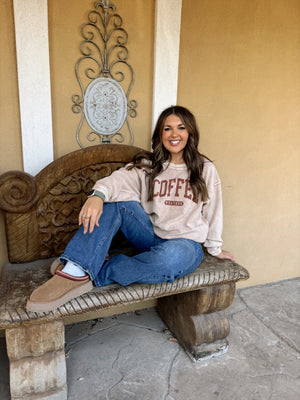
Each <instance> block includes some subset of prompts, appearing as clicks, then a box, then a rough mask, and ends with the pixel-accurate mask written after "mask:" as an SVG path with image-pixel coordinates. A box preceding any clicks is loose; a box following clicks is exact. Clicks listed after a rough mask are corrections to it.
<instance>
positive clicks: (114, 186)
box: [93, 166, 144, 202]
mask: <svg viewBox="0 0 300 400" xmlns="http://www.w3.org/2000/svg"><path fill="white" fill-rule="evenodd" d="M142 175H144V171H143V170H142V169H138V168H132V169H131V170H128V169H127V168H126V166H125V167H123V168H120V169H118V170H117V171H114V172H113V173H112V174H111V175H109V176H107V177H105V178H102V179H99V180H98V181H97V182H96V183H95V185H94V187H93V189H94V190H98V191H99V192H101V193H103V194H104V196H105V201H106V202H115V201H138V202H140V201H141V177H142Z"/></svg>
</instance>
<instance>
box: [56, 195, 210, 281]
mask: <svg viewBox="0 0 300 400" xmlns="http://www.w3.org/2000/svg"><path fill="white" fill-rule="evenodd" d="M119 229H121V231H122V232H123V234H124V236H125V237H126V238H127V239H128V241H129V242H130V243H131V244H132V245H133V246H134V247H135V248H136V249H137V250H138V251H139V254H137V255H135V256H133V257H128V256H126V255H124V254H119V255H117V256H115V257H112V258H111V259H110V260H108V261H105V257H106V255H107V252H108V250H109V247H110V244H111V241H112V239H113V237H114V236H115V234H116V233H117V232H118V230H119ZM202 258H203V251H202V247H201V244H200V243H198V242H194V241H193V240H189V239H182V238H179V239H161V238H159V237H158V236H157V235H156V234H155V233H154V230H153V227H152V224H151V222H150V219H149V217H148V215H147V214H146V212H145V211H144V209H143V208H142V206H141V205H140V204H139V203H137V202H135V201H127V202H116V203H105V204H104V207H103V214H102V215H101V218H100V221H99V227H97V226H95V228H94V231H93V232H92V233H91V234H90V233H86V234H83V227H82V226H81V227H80V228H79V230H78V232H77V233H76V234H75V236H74V237H73V238H72V239H71V241H70V242H69V244H68V245H67V247H66V249H65V252H64V254H63V255H62V256H61V257H60V259H61V262H62V263H63V264H65V263H66V262H67V261H72V262H73V263H74V264H77V265H78V266H80V267H81V268H82V269H83V270H84V271H85V272H86V273H88V274H89V275H90V277H91V279H92V281H94V284H95V285H96V286H104V285H108V284H110V283H113V282H117V283H119V284H121V285H123V286H126V285H129V284H131V283H133V282H141V283H163V282H167V281H168V282H173V281H174V279H176V278H179V277H181V276H184V275H187V274H189V273H191V272H192V271H194V269H195V268H197V266H198V265H199V264H200V263H201V261H202Z"/></svg>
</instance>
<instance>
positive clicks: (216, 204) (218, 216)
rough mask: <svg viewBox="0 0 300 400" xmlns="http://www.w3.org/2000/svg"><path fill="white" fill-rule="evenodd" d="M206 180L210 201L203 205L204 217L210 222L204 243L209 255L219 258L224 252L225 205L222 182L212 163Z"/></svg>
mask: <svg viewBox="0 0 300 400" xmlns="http://www.w3.org/2000/svg"><path fill="white" fill-rule="evenodd" d="M206 166H207V168H205V171H204V174H203V175H204V179H205V182H206V186H207V190H208V196H209V198H208V200H207V201H206V202H205V203H204V204H203V208H202V215H203V217H204V218H205V219H206V221H207V222H208V226H209V228H208V234H207V238H206V240H205V242H204V246H205V247H206V249H207V251H208V253H209V254H211V255H213V256H217V255H219V254H220V253H221V251H222V248H221V247H222V243H223V241H222V231H223V204H222V188H221V180H220V178H219V175H218V172H217V170H216V168H215V166H214V165H213V164H212V163H207V165H206Z"/></svg>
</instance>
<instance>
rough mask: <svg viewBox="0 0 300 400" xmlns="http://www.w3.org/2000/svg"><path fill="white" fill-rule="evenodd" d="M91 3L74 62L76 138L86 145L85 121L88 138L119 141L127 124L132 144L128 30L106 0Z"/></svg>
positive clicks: (130, 71) (101, 141) (113, 6)
mask: <svg viewBox="0 0 300 400" xmlns="http://www.w3.org/2000/svg"><path fill="white" fill-rule="evenodd" d="M94 7H95V10H92V11H90V12H89V14H88V22H86V23H85V24H83V25H82V27H81V35H82V37H83V41H82V42H81V44H80V52H81V57H80V58H79V59H78V60H77V62H76V64H75V74H76V78H77V81H78V83H79V86H80V89H81V94H80V95H79V94H74V95H73V96H72V102H73V105H72V111H73V112H74V113H75V114H80V113H81V119H80V122H79V125H78V128H77V131H76V139H77V142H78V144H79V146H80V147H82V148H83V147H85V146H84V145H83V143H82V140H81V139H80V131H81V130H82V129H83V125H84V124H85V122H86V123H87V125H88V127H89V128H88V129H90V128H91V129H92V131H89V132H88V133H87V135H86V139H87V140H88V141H89V142H94V141H95V140H96V139H97V138H98V139H99V141H100V143H112V142H113V141H115V142H118V143H122V142H124V140H125V137H124V134H123V133H121V132H120V129H121V128H122V127H123V126H126V127H127V131H128V134H129V143H130V144H132V143H133V133H132V129H131V126H130V123H129V119H128V118H129V117H130V118H135V117H136V114H137V112H136V108H137V102H136V100H130V99H129V95H130V91H131V89H132V85H133V82H134V71H133V68H132V67H131V65H130V64H129V62H128V55H129V53H128V49H127V47H126V45H127V42H128V34H127V32H126V30H125V29H124V28H123V20H122V18H121V16H120V15H119V14H117V13H116V12H115V11H116V7H115V5H114V4H112V3H110V1H109V0H101V1H96V2H95V4H94Z"/></svg>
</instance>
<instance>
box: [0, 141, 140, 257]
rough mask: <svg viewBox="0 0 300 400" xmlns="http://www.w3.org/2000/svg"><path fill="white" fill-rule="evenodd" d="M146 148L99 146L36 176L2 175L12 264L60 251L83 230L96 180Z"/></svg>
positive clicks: (0, 198)
mask: <svg viewBox="0 0 300 400" xmlns="http://www.w3.org/2000/svg"><path fill="white" fill-rule="evenodd" d="M139 151H141V149H139V148H137V147H133V146H126V145H98V146H92V147H88V148H85V149H82V150H77V151H74V152H72V153H69V154H67V155H65V156H63V157H61V158H59V159H57V160H55V161H53V162H52V163H51V164H49V165H48V166H47V167H45V168H44V169H43V170H42V171H41V172H39V174H38V175H36V176H35V177H32V176H31V175H29V174H26V173H24V172H20V171H10V172H7V173H5V174H3V175H1V176H0V209H2V210H3V211H4V213H5V229H6V237H7V247H8V256H9V261H10V262H14V263H15V262H28V261H33V260H36V259H40V258H48V257H55V256H58V255H60V254H61V253H62V252H63V251H64V248H65V246H66V244H67V243H68V242H69V240H70V239H71V238H72V236H73V235H74V233H75V232H76V231H77V229H78V214H79V210H80V208H81V206H82V204H83V203H84V201H85V200H86V195H87V193H88V192H89V191H91V189H92V187H93V185H94V183H95V182H96V181H97V180H98V179H100V178H102V177H104V176H107V175H110V174H111V173H112V172H113V171H114V170H116V169H118V168H120V167H121V166H124V165H125V164H126V163H128V162H130V161H131V160H132V158H133V156H134V155H135V154H136V153H137V152H139Z"/></svg>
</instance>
